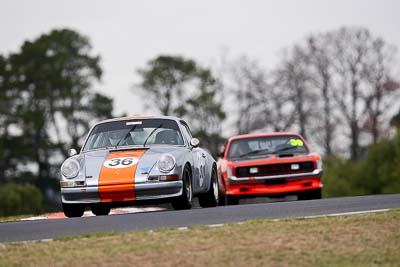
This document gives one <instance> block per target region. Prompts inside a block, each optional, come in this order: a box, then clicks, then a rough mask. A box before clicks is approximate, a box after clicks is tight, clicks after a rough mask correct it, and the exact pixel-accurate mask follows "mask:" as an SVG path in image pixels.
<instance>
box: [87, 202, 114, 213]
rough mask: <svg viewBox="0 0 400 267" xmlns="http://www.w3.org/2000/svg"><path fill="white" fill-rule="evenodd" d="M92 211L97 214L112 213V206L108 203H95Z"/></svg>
mask: <svg viewBox="0 0 400 267" xmlns="http://www.w3.org/2000/svg"><path fill="white" fill-rule="evenodd" d="M91 208H92V213H93V214H94V215H96V216H103V215H108V214H109V213H110V210H111V208H110V206H109V205H106V204H94V205H92V207H91Z"/></svg>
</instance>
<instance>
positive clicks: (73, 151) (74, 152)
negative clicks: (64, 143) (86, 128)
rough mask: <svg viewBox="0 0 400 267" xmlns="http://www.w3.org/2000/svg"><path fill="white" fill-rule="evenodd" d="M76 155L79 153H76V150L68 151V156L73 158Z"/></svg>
mask: <svg viewBox="0 0 400 267" xmlns="http://www.w3.org/2000/svg"><path fill="white" fill-rule="evenodd" d="M76 154H78V152H77V151H76V149H75V148H71V149H69V150H68V156H70V157H72V156H75V155H76Z"/></svg>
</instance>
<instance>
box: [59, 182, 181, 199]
mask: <svg viewBox="0 0 400 267" xmlns="http://www.w3.org/2000/svg"><path fill="white" fill-rule="evenodd" d="M127 188H129V189H127ZM182 188H183V184H182V181H173V182H154V183H140V184H131V185H117V186H113V185H111V186H103V187H100V188H99V187H98V186H85V187H62V188H61V200H62V202H63V203H69V204H91V203H99V202H114V201H115V202H127V201H135V200H151V199H162V198H171V197H176V196H179V195H181V194H182ZM99 189H100V190H99ZM104 191H107V194H109V193H111V194H112V195H113V196H116V197H113V198H104V197H102V196H101V193H100V192H104ZM118 196H120V197H118Z"/></svg>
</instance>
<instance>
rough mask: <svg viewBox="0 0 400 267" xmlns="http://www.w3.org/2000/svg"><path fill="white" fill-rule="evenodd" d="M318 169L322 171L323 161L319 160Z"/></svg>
mask: <svg viewBox="0 0 400 267" xmlns="http://www.w3.org/2000/svg"><path fill="white" fill-rule="evenodd" d="M317 169H319V170H322V160H321V159H319V160H317Z"/></svg>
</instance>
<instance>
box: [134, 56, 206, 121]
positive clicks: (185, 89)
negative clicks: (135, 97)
mask: <svg viewBox="0 0 400 267" xmlns="http://www.w3.org/2000/svg"><path fill="white" fill-rule="evenodd" d="M138 73H139V75H140V76H141V78H142V82H141V83H140V85H139V88H140V89H142V90H143V92H145V94H146V99H149V100H148V102H147V104H150V105H151V107H154V108H156V109H158V110H159V111H160V112H161V114H163V115H177V113H179V110H178V109H179V108H180V106H181V105H182V103H183V102H184V100H185V99H186V97H187V95H189V94H190V91H191V89H192V88H191V87H193V82H196V79H197V80H198V67H197V65H196V63H195V62H194V61H193V60H191V59H185V58H183V57H180V56H168V55H161V56H158V57H157V58H155V59H153V60H150V61H149V62H148V66H147V68H143V69H139V70H138Z"/></svg>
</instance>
